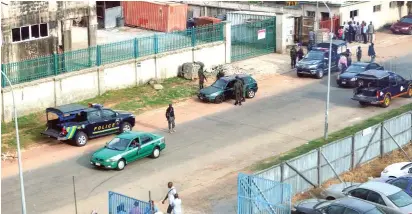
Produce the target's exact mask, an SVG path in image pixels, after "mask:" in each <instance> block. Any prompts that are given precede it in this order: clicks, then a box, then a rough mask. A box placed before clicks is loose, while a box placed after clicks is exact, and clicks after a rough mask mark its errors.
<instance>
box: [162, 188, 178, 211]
mask: <svg viewBox="0 0 412 214" xmlns="http://www.w3.org/2000/svg"><path fill="white" fill-rule="evenodd" d="M167 187H168V188H169V190H168V192H167V194H166V197H165V198H164V199H163V201H162V204H164V203H165V201H166V199H168V200H169V206H168V207H167V212H166V213H167V214H171V213H172V211H173V206H172V204H173V201H174V200H175V195H176V194H177V191H176V188H175V187H174V186H173V183H172V182H169V183H167Z"/></svg>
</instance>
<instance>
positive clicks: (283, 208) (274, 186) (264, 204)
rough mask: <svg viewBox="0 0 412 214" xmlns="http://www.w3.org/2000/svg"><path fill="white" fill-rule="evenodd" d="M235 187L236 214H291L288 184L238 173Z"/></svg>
mask: <svg viewBox="0 0 412 214" xmlns="http://www.w3.org/2000/svg"><path fill="white" fill-rule="evenodd" d="M237 185H238V186H237V188H238V193H237V194H238V199H237V214H290V213H291V199H292V189H291V186H290V185H289V184H285V183H280V182H277V181H272V180H267V179H264V178H259V177H257V176H254V175H246V174H242V173H239V175H238V184H237Z"/></svg>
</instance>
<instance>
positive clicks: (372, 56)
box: [368, 43, 376, 62]
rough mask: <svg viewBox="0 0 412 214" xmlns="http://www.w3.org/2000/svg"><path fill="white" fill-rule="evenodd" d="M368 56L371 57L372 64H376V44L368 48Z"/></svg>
mask: <svg viewBox="0 0 412 214" xmlns="http://www.w3.org/2000/svg"><path fill="white" fill-rule="evenodd" d="M368 56H370V57H371V62H374V61H375V57H376V53H375V47H374V44H373V43H371V44H370V45H369V48H368Z"/></svg>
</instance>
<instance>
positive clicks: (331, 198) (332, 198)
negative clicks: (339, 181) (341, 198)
mask: <svg viewBox="0 0 412 214" xmlns="http://www.w3.org/2000/svg"><path fill="white" fill-rule="evenodd" d="M326 200H328V201H332V200H335V198H334V197H331V196H328V197H326Z"/></svg>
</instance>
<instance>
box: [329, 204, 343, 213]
mask: <svg viewBox="0 0 412 214" xmlns="http://www.w3.org/2000/svg"><path fill="white" fill-rule="evenodd" d="M344 211H345V207H342V206H339V205H336V204H332V205H330V206H329V207H328V208H327V209H326V213H327V214H343V212H344Z"/></svg>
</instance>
